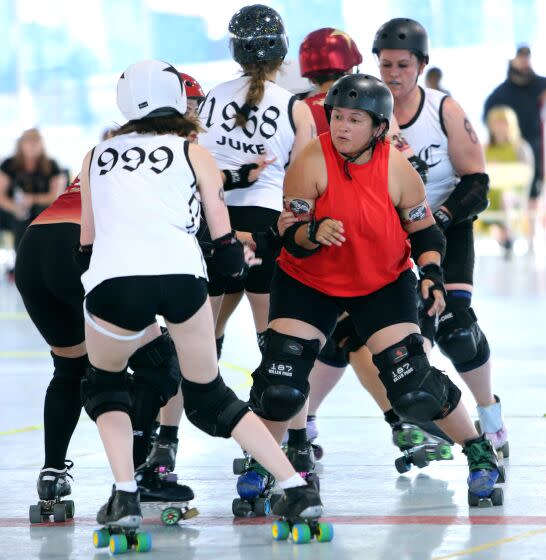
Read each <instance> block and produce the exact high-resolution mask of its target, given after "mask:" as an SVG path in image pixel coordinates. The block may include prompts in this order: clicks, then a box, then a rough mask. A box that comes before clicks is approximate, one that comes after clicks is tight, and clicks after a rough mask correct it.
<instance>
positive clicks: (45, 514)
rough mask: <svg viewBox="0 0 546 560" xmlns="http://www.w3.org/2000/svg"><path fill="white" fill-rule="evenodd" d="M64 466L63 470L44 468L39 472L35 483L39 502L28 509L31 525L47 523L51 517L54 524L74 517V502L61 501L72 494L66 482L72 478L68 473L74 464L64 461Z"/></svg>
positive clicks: (68, 483)
mask: <svg viewBox="0 0 546 560" xmlns="http://www.w3.org/2000/svg"><path fill="white" fill-rule="evenodd" d="M65 465H66V466H65V468H64V469H53V468H48V467H44V468H43V469H42V470H41V471H40V474H39V476H38V482H37V483H36V486H37V490H38V498H40V501H39V502H38V504H37V505H33V506H30V508H29V520H30V522H31V523H44V522H47V521H49V518H50V516H51V515H52V516H53V521H55V522H56V523H59V522H63V521H66V520H67V519H72V518H73V517H74V502H73V501H72V500H65V501H61V498H63V497H64V496H68V495H70V494H71V493H72V489H71V487H70V482H69V481H68V478H72V475H70V474H69V473H68V471H69V470H70V469H71V468H72V467H73V466H74V463H73V462H72V461H65Z"/></svg>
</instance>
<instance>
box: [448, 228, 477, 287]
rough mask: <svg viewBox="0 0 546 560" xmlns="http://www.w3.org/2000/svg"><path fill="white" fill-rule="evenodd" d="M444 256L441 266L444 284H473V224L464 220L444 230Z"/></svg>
mask: <svg viewBox="0 0 546 560" xmlns="http://www.w3.org/2000/svg"><path fill="white" fill-rule="evenodd" d="M446 241H447V246H446V256H445V258H444V262H443V263H442V267H443V269H444V276H445V278H444V280H445V283H446V284H470V285H472V284H473V276H474V258H475V255H474V225H473V222H472V220H465V221H464V222H461V223H459V224H456V225H454V226H451V227H450V228H448V229H447V231H446Z"/></svg>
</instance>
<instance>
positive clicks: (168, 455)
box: [146, 439, 178, 472]
mask: <svg viewBox="0 0 546 560" xmlns="http://www.w3.org/2000/svg"><path fill="white" fill-rule="evenodd" d="M177 451H178V441H162V440H161V439H157V440H156V441H155V442H154V444H153V445H152V450H151V451H150V454H149V455H148V458H147V459H146V463H147V464H148V465H149V466H150V467H164V468H165V469H166V470H168V471H169V472H172V471H174V467H175V464H176V452H177Z"/></svg>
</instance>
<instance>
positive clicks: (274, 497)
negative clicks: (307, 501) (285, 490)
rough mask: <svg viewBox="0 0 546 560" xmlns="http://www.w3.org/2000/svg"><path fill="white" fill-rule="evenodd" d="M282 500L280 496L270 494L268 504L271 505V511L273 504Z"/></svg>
mask: <svg viewBox="0 0 546 560" xmlns="http://www.w3.org/2000/svg"><path fill="white" fill-rule="evenodd" d="M281 498H282V494H271V496H270V497H269V503H270V505H271V509H273V507H274V506H275V504H276V503H277V502H278V501H279V500H280V499H281Z"/></svg>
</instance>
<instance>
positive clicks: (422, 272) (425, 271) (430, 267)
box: [419, 263, 446, 311]
mask: <svg viewBox="0 0 546 560" xmlns="http://www.w3.org/2000/svg"><path fill="white" fill-rule="evenodd" d="M423 280H432V282H434V284H432V286H431V287H430V288H429V297H428V299H427V300H426V301H423V304H424V307H425V311H428V310H429V309H430V308H431V307H432V305H433V304H434V297H433V296H432V292H433V291H434V290H440V291H441V292H442V294H444V298H445V297H446V289H445V286H444V272H443V270H442V268H441V267H440V266H438V265H437V264H434V263H430V264H426V265H424V266H420V267H419V295H421V284H422V282H423Z"/></svg>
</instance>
